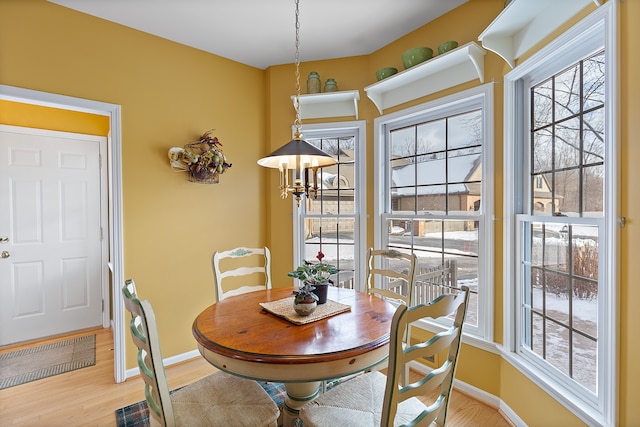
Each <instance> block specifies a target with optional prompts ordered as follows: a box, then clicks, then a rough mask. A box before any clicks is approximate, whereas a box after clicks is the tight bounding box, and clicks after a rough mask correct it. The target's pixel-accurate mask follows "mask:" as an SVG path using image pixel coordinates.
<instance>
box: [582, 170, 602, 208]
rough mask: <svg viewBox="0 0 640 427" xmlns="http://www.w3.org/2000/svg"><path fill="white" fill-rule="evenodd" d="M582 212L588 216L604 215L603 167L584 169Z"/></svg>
mask: <svg viewBox="0 0 640 427" xmlns="http://www.w3.org/2000/svg"><path fill="white" fill-rule="evenodd" d="M582 185H583V188H584V192H583V193H582V196H583V201H582V206H583V212H584V213H585V214H588V215H589V216H602V215H603V214H604V205H603V203H604V166H593V167H589V168H584V170H583V175H582Z"/></svg>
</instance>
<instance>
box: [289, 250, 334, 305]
mask: <svg viewBox="0 0 640 427" xmlns="http://www.w3.org/2000/svg"><path fill="white" fill-rule="evenodd" d="M316 258H317V259H318V262H317V263H312V262H310V261H306V260H305V261H304V263H303V264H302V265H300V266H298V268H296V269H295V270H294V271H290V272H289V273H288V274H287V276H289V277H295V278H296V279H298V280H300V281H301V282H302V283H303V284H302V286H301V287H300V288H299V289H298V290H297V291H294V293H295V294H296V298H297V295H298V294H300V293H303V295H305V296H306V295H308V294H309V293H313V294H314V296H316V297H317V298H314V299H316V300H317V301H318V304H324V303H325V302H327V288H328V287H329V284H330V283H331V284H333V280H331V278H330V277H331V276H332V275H334V274H336V273H337V272H338V269H337V268H335V267H334V266H333V265H331V264H327V263H324V262H322V259H323V258H324V254H323V253H322V251H320V252H318V255H316Z"/></svg>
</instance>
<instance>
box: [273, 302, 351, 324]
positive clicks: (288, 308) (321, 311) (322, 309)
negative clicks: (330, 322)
mask: <svg viewBox="0 0 640 427" xmlns="http://www.w3.org/2000/svg"><path fill="white" fill-rule="evenodd" d="M294 298H295V297H289V298H284V299H281V300H278V301H272V302H261V303H260V305H261V306H262V308H264V309H265V310H267V311H268V312H269V313H272V314H275V315H276V316H278V317H283V318H285V319H287V320H288V321H289V322H291V323H293V324H295V325H305V324H307V323H311V322H315V321H316V320H320V319H325V318H327V317H331V316H335V315H336V314H340V313H344V312H346V311H351V306H350V305H348V304H341V303H339V302H335V301H331V300H329V299H328V300H327V302H326V303H324V304H319V305H318V307H316V309H315V310H314V311H313V313H311V314H310V315H308V316H300V315H299V314H298V313H296V311H295V310H294V309H293V299H294Z"/></svg>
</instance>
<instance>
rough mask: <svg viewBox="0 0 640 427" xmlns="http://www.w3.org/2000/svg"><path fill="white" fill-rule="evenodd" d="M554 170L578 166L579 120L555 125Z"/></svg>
mask: <svg viewBox="0 0 640 427" xmlns="http://www.w3.org/2000/svg"><path fill="white" fill-rule="evenodd" d="M555 142H556V143H555V153H554V157H555V161H554V166H555V168H556V169H564V168H570V167H576V166H579V165H580V160H581V157H580V120H579V119H577V118H574V119H570V120H566V121H564V122H562V123H559V124H557V125H556V138H555Z"/></svg>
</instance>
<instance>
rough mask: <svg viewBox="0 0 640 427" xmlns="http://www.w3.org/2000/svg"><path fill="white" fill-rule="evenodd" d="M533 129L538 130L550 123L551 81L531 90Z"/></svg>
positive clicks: (551, 110)
mask: <svg viewBox="0 0 640 427" xmlns="http://www.w3.org/2000/svg"><path fill="white" fill-rule="evenodd" d="M532 98H533V100H532V104H533V129H539V128H541V127H543V126H546V125H548V124H549V123H551V120H552V113H553V108H552V105H553V86H552V83H551V79H549V80H547V81H546V82H543V83H541V84H539V85H538V86H536V87H535V88H533V90H532Z"/></svg>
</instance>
